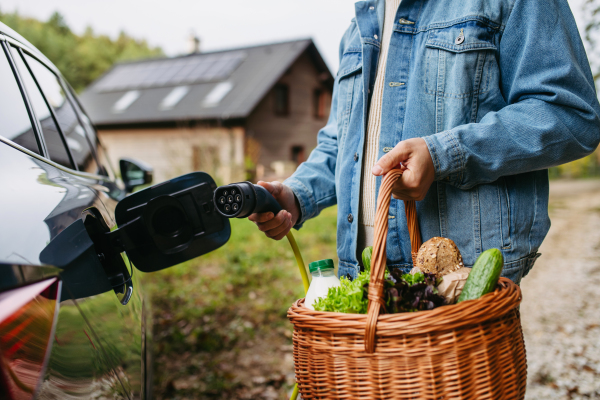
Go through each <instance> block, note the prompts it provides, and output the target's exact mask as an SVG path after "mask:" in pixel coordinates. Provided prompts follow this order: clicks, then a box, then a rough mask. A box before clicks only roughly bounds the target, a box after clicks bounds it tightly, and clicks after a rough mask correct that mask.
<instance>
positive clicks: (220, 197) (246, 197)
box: [214, 182, 282, 218]
mask: <svg viewBox="0 0 600 400" xmlns="http://www.w3.org/2000/svg"><path fill="white" fill-rule="evenodd" d="M214 203H215V207H216V209H217V211H218V212H219V213H220V214H221V215H223V216H225V217H227V218H236V217H237V218H246V217H247V216H249V215H250V214H253V213H264V212H269V211H271V212H272V213H273V214H274V215H276V214H277V213H278V212H279V211H281V210H282V208H281V206H280V205H279V203H278V202H277V200H275V197H273V195H272V194H271V193H269V191H268V190H267V189H265V188H264V187H262V186H259V185H254V184H252V183H251V182H239V183H232V184H230V185H225V186H219V187H218V188H217V190H215V195H214Z"/></svg>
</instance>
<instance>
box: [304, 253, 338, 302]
mask: <svg viewBox="0 0 600 400" xmlns="http://www.w3.org/2000/svg"><path fill="white" fill-rule="evenodd" d="M308 269H309V271H310V274H311V275H312V281H311V282H310V286H309V288H308V292H306V299H305V300H304V305H305V306H306V307H308V308H310V309H311V310H314V308H313V304H314V302H315V300H317V299H318V298H319V297H325V296H327V292H328V291H329V288H330V287H336V286H340V280H339V279H338V277H337V276H335V271H334V266H333V260H331V259H327V260H319V261H314V262H311V263H310V264H308Z"/></svg>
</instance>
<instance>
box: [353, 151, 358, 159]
mask: <svg viewBox="0 0 600 400" xmlns="http://www.w3.org/2000/svg"><path fill="white" fill-rule="evenodd" d="M354 161H358V153H354Z"/></svg>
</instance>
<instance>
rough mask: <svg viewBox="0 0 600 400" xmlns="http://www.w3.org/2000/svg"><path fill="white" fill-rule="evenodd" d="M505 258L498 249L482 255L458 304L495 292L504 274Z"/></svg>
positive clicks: (470, 274)
mask: <svg viewBox="0 0 600 400" xmlns="http://www.w3.org/2000/svg"><path fill="white" fill-rule="evenodd" d="M503 265H504V257H502V253H501V252H500V250H498V249H489V250H486V251H484V252H483V253H481V255H480V256H479V257H477V261H475V265H473V268H472V269H471V272H470V273H469V277H468V278H467V282H466V283H465V287H464V288H463V290H462V292H461V294H460V296H459V297H458V301H457V303H460V302H461V301H465V300H474V299H478V298H480V297H481V296H483V295H484V294H487V293H490V292H493V291H494V289H495V288H496V284H497V283H498V279H499V278H500V274H501V273H502V267H503Z"/></svg>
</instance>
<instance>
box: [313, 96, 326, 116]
mask: <svg viewBox="0 0 600 400" xmlns="http://www.w3.org/2000/svg"><path fill="white" fill-rule="evenodd" d="M313 116H314V117H315V118H316V119H323V118H325V91H324V90H322V89H315V90H314V91H313Z"/></svg>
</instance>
